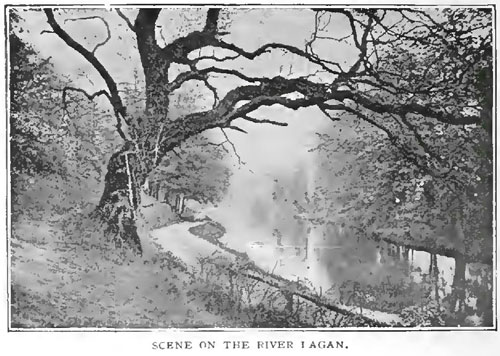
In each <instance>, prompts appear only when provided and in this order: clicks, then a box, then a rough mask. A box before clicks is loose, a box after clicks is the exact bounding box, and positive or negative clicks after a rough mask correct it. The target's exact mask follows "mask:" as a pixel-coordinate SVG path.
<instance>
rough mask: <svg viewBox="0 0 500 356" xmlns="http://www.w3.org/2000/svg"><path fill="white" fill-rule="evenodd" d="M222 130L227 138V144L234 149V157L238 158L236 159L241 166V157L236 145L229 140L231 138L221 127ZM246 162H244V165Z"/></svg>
mask: <svg viewBox="0 0 500 356" xmlns="http://www.w3.org/2000/svg"><path fill="white" fill-rule="evenodd" d="M220 130H221V131H222V134H223V135H224V137H225V138H226V142H227V143H229V144H230V145H231V147H232V149H233V152H234V155H235V156H236V158H238V164H239V165H241V163H242V162H241V157H240V155H239V154H238V152H237V151H236V147H235V146H234V143H233V142H232V141H231V140H230V139H229V137H228V136H227V134H226V131H224V129H223V128H222V127H221V128H220ZM244 163H245V162H243V164H244Z"/></svg>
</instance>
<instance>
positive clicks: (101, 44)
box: [64, 16, 111, 55]
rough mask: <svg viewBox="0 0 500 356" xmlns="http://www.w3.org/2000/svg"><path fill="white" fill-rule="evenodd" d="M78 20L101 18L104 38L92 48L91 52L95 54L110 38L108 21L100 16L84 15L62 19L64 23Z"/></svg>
mask: <svg viewBox="0 0 500 356" xmlns="http://www.w3.org/2000/svg"><path fill="white" fill-rule="evenodd" d="M80 20H101V21H102V23H103V24H104V26H106V39H104V40H103V41H102V42H99V43H98V44H97V45H96V46H95V47H94V49H93V50H92V54H94V55H95V52H96V51H97V49H98V48H99V47H102V46H104V45H105V44H106V43H108V42H109V40H110V39H111V31H110V30H109V24H108V22H107V21H106V20H105V19H104V18H103V17H102V16H86V17H77V18H71V19H66V20H64V23H66V22H68V21H80Z"/></svg>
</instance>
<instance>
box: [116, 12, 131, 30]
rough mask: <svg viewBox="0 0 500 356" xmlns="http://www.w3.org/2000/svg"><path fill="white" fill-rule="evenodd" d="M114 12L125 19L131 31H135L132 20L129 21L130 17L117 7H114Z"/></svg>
mask: <svg viewBox="0 0 500 356" xmlns="http://www.w3.org/2000/svg"><path fill="white" fill-rule="evenodd" d="M115 11H116V13H117V14H118V15H119V16H120V17H121V18H122V19H123V20H125V22H126V24H127V26H128V28H129V29H130V30H132V32H135V26H134V25H133V24H132V22H131V21H130V19H129V18H128V17H127V16H126V15H125V14H124V13H123V12H122V10H120V9H119V8H116V9H115Z"/></svg>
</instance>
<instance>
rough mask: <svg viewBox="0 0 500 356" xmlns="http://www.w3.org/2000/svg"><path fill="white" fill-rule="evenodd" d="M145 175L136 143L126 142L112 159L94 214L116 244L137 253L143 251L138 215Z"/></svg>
mask: <svg viewBox="0 0 500 356" xmlns="http://www.w3.org/2000/svg"><path fill="white" fill-rule="evenodd" d="M143 177H144V175H143V172H142V171H141V165H140V160H139V159H138V158H137V153H136V150H135V149H134V145H133V144H132V143H130V142H127V143H125V145H124V146H123V147H122V148H121V149H120V150H119V151H118V152H116V153H114V154H113V155H112V156H111V158H110V160H109V163H108V167H107V173H106V176H105V185H104V192H103V195H102V197H101V200H100V202H99V205H98V206H97V209H96V211H95V214H94V215H95V216H96V217H98V218H99V219H100V220H101V221H102V223H103V224H104V226H105V233H106V235H107V237H109V238H110V239H111V241H113V242H114V243H115V246H116V247H119V248H129V249H131V250H132V251H134V252H135V253H137V254H142V247H141V242H140V239H139V235H138V233H137V225H136V219H137V210H138V207H139V204H140V192H141V186H142V184H143V182H144V178H143Z"/></svg>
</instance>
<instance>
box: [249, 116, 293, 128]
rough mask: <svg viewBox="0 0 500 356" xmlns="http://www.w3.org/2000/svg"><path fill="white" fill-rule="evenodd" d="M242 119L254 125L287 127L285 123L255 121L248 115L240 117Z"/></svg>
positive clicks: (263, 120)
mask: <svg viewBox="0 0 500 356" xmlns="http://www.w3.org/2000/svg"><path fill="white" fill-rule="evenodd" d="M241 118H242V119H245V120H247V121H250V122H255V123H256V124H271V125H276V126H288V123H286V122H279V121H273V120H266V119H262V120H259V119H256V118H253V117H251V116H248V115H243V116H242V117H241Z"/></svg>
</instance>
